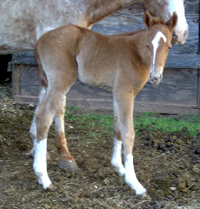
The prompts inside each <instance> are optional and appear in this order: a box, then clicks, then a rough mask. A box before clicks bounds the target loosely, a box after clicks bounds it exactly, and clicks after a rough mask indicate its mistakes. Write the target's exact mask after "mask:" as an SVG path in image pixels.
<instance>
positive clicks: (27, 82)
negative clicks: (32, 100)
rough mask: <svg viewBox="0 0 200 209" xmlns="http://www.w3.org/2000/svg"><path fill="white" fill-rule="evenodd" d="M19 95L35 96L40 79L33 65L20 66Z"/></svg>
mask: <svg viewBox="0 0 200 209" xmlns="http://www.w3.org/2000/svg"><path fill="white" fill-rule="evenodd" d="M21 66H22V67H21V95H28V96H30V95H32V96H37V95H38V93H39V88H40V79H39V75H38V72H37V68H36V66H35V65H21Z"/></svg>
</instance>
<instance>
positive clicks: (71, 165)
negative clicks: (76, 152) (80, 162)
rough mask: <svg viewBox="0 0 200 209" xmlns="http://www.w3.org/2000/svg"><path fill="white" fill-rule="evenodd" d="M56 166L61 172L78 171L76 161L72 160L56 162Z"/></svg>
mask: <svg viewBox="0 0 200 209" xmlns="http://www.w3.org/2000/svg"><path fill="white" fill-rule="evenodd" d="M58 166H59V168H60V169H62V170H66V169H69V170H73V171H77V170H78V166H77V164H76V161H75V160H74V159H72V160H59V161H58Z"/></svg>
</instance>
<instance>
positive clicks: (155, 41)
mask: <svg viewBox="0 0 200 209" xmlns="http://www.w3.org/2000/svg"><path fill="white" fill-rule="evenodd" d="M161 38H162V39H163V41H164V42H166V41H167V38H166V37H165V35H164V34H163V33H162V32H160V31H158V32H157V33H156V35H155V37H154V39H153V40H152V42H151V43H152V45H153V62H152V67H151V72H152V71H153V70H154V65H155V60H156V52H157V49H158V46H159V42H160V39H161Z"/></svg>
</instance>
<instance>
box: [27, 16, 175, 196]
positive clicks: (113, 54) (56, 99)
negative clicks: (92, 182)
mask: <svg viewBox="0 0 200 209" xmlns="http://www.w3.org/2000/svg"><path fill="white" fill-rule="evenodd" d="M144 22H145V24H146V26H147V29H146V30H140V31H136V32H133V33H128V34H122V35H113V36H104V35H101V34H98V33H95V32H92V31H90V30H88V29H85V28H82V27H79V26H74V25H66V26H63V27H60V28H58V29H55V30H52V31H49V32H47V33H46V34H44V35H43V36H42V37H41V38H40V39H39V41H38V42H37V44H36V47H35V55H36V60H37V63H38V70H39V74H40V77H41V81H42V84H43V86H44V88H43V90H42V91H41V94H40V98H39V104H38V106H37V108H36V112H35V116H34V119H33V122H32V125H31V130H30V133H31V137H32V140H33V141H34V149H33V154H34V164H33V168H34V171H35V174H36V175H37V177H38V182H39V183H40V184H41V185H42V186H43V188H44V189H52V188H53V185H52V182H51V181H50V179H49V177H48V173H47V162H46V155H47V134H48V130H49V127H50V125H51V124H52V121H53V119H54V116H55V120H54V121H55V127H56V146H57V148H58V151H59V153H60V155H61V159H60V161H59V167H60V168H62V169H65V168H70V169H74V170H75V169H77V165H76V162H75V160H74V158H73V156H72V155H71V154H70V152H69V150H68V147H67V143H66V139H65V132H64V112H65V106H66V104H65V102H66V97H65V95H66V93H67V92H68V91H69V89H70V87H71V86H72V85H73V83H74V82H75V80H76V79H77V78H79V79H80V81H82V82H83V83H86V84H89V85H93V86H99V87H103V88H104V87H105V88H109V89H112V92H113V106H114V148H113V155H112V160H111V163H112V165H113V167H114V169H115V170H116V171H117V172H118V173H119V175H120V176H124V175H125V181H126V183H127V184H128V185H129V186H130V187H131V188H132V189H133V190H135V192H136V194H137V195H143V194H146V189H145V188H144V187H143V186H142V185H141V184H140V182H139V181H138V179H137V177H136V174H135V170H134V164H133V154H132V151H133V144H134V138H135V133H134V128H133V107H134V98H135V96H136V95H137V93H138V92H139V91H140V90H141V89H142V87H143V86H144V85H145V83H146V82H147V81H148V79H149V77H150V81H151V83H152V84H153V85H158V84H159V83H160V81H161V80H162V77H163V69H164V66H165V62H166V58H167V54H168V51H169V49H170V48H171V40H172V33H173V29H174V27H175V25H176V23H177V15H176V13H174V14H173V16H172V17H171V18H170V20H168V21H167V22H166V23H164V22H163V21H162V20H161V19H160V18H156V19H153V18H152V17H151V15H150V14H149V12H146V13H145V15H144ZM122 145H123V149H124V160H125V166H123V164H122V159H121V147H122Z"/></svg>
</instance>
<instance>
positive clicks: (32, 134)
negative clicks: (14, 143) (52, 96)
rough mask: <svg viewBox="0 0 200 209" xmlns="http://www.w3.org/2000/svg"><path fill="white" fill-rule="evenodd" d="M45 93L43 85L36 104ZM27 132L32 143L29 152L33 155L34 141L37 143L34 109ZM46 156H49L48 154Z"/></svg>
mask: <svg viewBox="0 0 200 209" xmlns="http://www.w3.org/2000/svg"><path fill="white" fill-rule="evenodd" d="M45 93H46V89H45V88H44V87H43V88H42V89H41V91H40V93H39V101H38V105H39V103H40V102H41V101H42V99H43V97H44V95H45ZM29 133H30V137H31V141H32V144H33V148H32V149H31V152H30V154H31V155H32V156H33V157H34V153H35V146H36V143H37V126H36V111H35V113H34V116H33V120H32V123H31V127H30V131H29ZM47 155H48V154H47ZM47 158H50V156H49V155H48V156H47Z"/></svg>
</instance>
